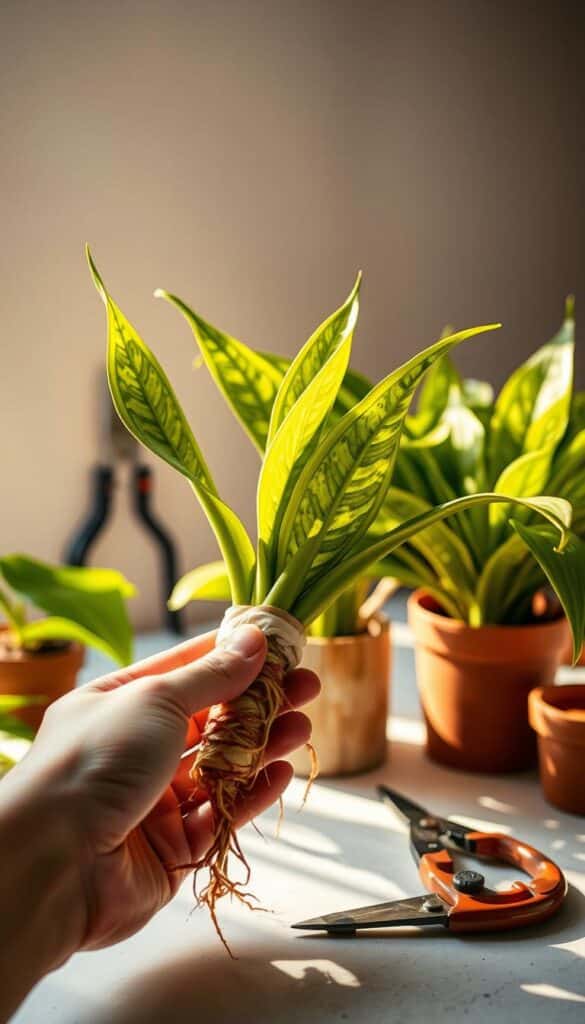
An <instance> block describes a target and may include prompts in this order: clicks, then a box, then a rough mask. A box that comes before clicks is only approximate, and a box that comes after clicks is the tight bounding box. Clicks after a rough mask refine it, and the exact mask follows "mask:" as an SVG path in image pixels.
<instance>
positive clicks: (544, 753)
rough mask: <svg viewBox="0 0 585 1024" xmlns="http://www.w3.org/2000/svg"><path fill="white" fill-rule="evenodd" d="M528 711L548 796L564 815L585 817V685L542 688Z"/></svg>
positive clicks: (542, 779)
mask: <svg viewBox="0 0 585 1024" xmlns="http://www.w3.org/2000/svg"><path fill="white" fill-rule="evenodd" d="M528 708H529V716H530V724H531V726H532V728H533V729H534V730H535V731H536V733H537V734H538V760H539V764H540V781H541V783H542V788H543V789H544V795H545V796H546V798H547V800H549V801H550V803H551V804H554V805H555V807H560V809H561V810H562V811H569V812H570V813H571V814H585V779H584V777H583V767H584V765H585V684H581V685H580V686H579V684H575V685H570V686H548V687H546V688H542V687H540V688H539V689H538V690H533V691H532V693H531V694H530V697H529V699H528Z"/></svg>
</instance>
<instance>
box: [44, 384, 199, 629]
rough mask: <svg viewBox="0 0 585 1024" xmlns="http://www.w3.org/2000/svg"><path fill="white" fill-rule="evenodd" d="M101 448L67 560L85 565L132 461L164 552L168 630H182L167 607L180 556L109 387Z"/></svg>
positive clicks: (145, 515) (140, 500)
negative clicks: (119, 471) (123, 469)
mask: <svg viewBox="0 0 585 1024" xmlns="http://www.w3.org/2000/svg"><path fill="white" fill-rule="evenodd" d="M101 442H102V443H101V447H102V450H103V451H104V453H105V455H106V458H105V460H104V462H102V463H100V464H98V465H97V466H95V467H94V468H93V469H92V471H91V480H92V499H91V500H92V504H91V509H90V513H89V515H88V517H87V519H86V520H85V521H84V523H83V524H82V525H81V526H80V528H79V530H78V531H77V532H76V533H75V535H74V536H73V538H72V540H71V541H70V543H69V544H68V546H67V549H66V551H65V555H64V561H65V562H66V563H67V564H68V565H85V564H86V562H87V559H88V557H89V552H90V550H91V548H92V545H93V544H94V542H95V540H96V538H97V537H98V534H100V533H101V531H102V530H103V528H104V526H105V525H106V523H107V521H108V519H109V518H110V513H111V510H112V498H113V493H114V488H115V486H116V468H117V466H118V465H119V463H121V462H128V463H129V466H130V473H131V487H132V498H133V506H134V512H135V514H136V516H137V518H138V519H139V520H140V521H141V523H142V524H143V525H144V527H145V528H146V530H147V531H148V532H149V533H150V534H152V536H153V537H154V539H155V541H156V544H157V547H158V549H159V553H160V561H161V574H162V601H163V607H164V621H165V625H166V627H167V629H170V630H171V631H172V632H173V633H181V632H182V629H181V617H180V613H179V612H172V611H170V610H169V609H168V608H167V598H168V596H169V594H170V592H171V590H172V588H173V586H174V584H175V583H176V580H177V576H178V573H177V556H176V550H175V545H174V543H173V540H172V538H171V536H170V534H169V533H168V532H167V530H166V529H165V528H164V526H163V525H162V524H161V523H160V522H159V521H158V519H157V518H156V516H155V515H154V514H153V512H152V509H151V505H150V502H151V496H152V470H151V468H150V466H147V465H146V464H145V463H141V462H140V461H139V459H138V454H139V451H140V446H139V444H138V441H136V439H135V438H134V437H132V435H131V434H129V433H128V431H127V430H126V428H125V426H124V425H123V424H122V423H121V421H120V419H119V418H118V414H117V413H116V410H115V409H114V406H113V404H112V399H111V398H110V393H109V390H108V389H107V387H106V389H105V394H104V398H103V402H102V430H101Z"/></svg>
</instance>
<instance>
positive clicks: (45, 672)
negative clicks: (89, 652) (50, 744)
mask: <svg viewBox="0 0 585 1024" xmlns="http://www.w3.org/2000/svg"><path fill="white" fill-rule="evenodd" d="M3 632H4V630H0V693H2V694H14V695H15V696H34V697H45V698H46V702H45V701H44V702H43V703H42V704H37V705H33V706H31V707H29V708H18V710H16V709H15V710H14V711H13V712H12V714H14V715H15V716H17V717H18V718H20V719H21V721H23V722H26V724H27V725H30V726H31V728H33V729H38V727H39V725H40V724H41V720H42V717H43V714H44V713H45V709H46V708H47V706H48V705H49V704H52V703H53V701H55V700H57V698H58V697H62V696H63V694H64V693H68V691H69V690H72V689H73V688H74V686H75V680H76V678H77V673H78V672H79V669H80V668H81V666H82V664H83V659H84V655H85V649H84V648H83V647H82V646H81V644H74V643H70V644H66V645H64V646H63V647H61V648H59V649H57V650H47V651H44V652H42V653H41V652H39V653H37V654H30V653H29V652H27V651H19V650H14V651H12V650H8V649H6V648H4V647H3V645H2V644H1V639H2V633H3Z"/></svg>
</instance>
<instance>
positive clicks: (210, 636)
mask: <svg viewBox="0 0 585 1024" xmlns="http://www.w3.org/2000/svg"><path fill="white" fill-rule="evenodd" d="M216 634H217V630H216V629H213V630H210V631H209V632H208V633H201V634H200V635H199V636H194V637H191V639H190V640H185V642H184V643H182V644H177V646H176V647H170V648H169V649H168V650H166V651H160V653H159V654H153V655H151V657H150V658H143V660H142V661H135V662H134V663H133V664H132V665H128V666H127V667H126V668H121V669H117V670H116V671H115V672H110V673H108V675H106V676H100V677H99V678H98V679H94V680H92V682H91V683H88V684H87V687H85V689H93V690H100V691H107V690H115V689H116V688H117V687H118V686H125V685H126V684H127V683H131V682H133V681H134V680H136V679H143V678H144V677H145V676H154V675H159V674H161V673H164V672H172V671H173V670H174V669H176V668H182V667H183V666H184V665H190V664H191V662H192V661H198V660H199V658H202V657H203V656H204V655H205V654H209V652H210V651H212V650H213V648H214V647H215V637H216Z"/></svg>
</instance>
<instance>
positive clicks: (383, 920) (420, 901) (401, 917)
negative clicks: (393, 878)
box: [291, 893, 449, 935]
mask: <svg viewBox="0 0 585 1024" xmlns="http://www.w3.org/2000/svg"><path fill="white" fill-rule="evenodd" d="M431 924H435V925H439V924H440V925H443V927H445V928H446V927H448V924H449V917H448V913H447V907H446V906H445V904H444V903H443V901H442V900H440V899H439V897H438V896H435V895H433V894H432V893H425V894H424V895H423V896H413V897H412V898H410V899H403V900H393V901H391V902H390V903H375V904H373V906H371V907H358V908H356V909H355V910H342V911H340V912H339V913H337V914H324V915H323V917H313V918H311V919H310V920H308V921H299V922H298V923H297V924H293V925H292V926H291V927H292V928H299V929H306V930H308V931H321V932H322V931H327V932H329V933H330V934H334V935H352V934H353V933H354V932H355V931H356V929H358V928H360V929H361V928H401V927H406V926H408V925H415V926H419V927H421V926H428V925H431Z"/></svg>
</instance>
